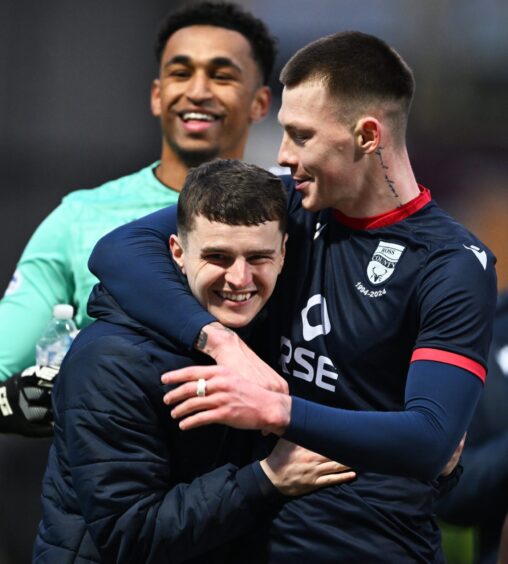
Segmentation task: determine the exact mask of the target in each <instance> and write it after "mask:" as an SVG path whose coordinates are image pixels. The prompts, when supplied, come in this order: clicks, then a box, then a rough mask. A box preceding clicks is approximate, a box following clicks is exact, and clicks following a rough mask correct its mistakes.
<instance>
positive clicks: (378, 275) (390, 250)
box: [367, 241, 406, 285]
mask: <svg viewBox="0 0 508 564" xmlns="http://www.w3.org/2000/svg"><path fill="white" fill-rule="evenodd" d="M405 248H406V247H404V246H403V245H397V244H396V243H387V242H386V241H379V244H378V246H377V249H376V250H375V251H374V254H373V255H372V258H371V259H370V262H369V264H368V265H367V276H368V278H369V281H370V283H371V284H374V285H378V284H383V282H386V281H387V280H388V278H390V276H391V275H392V274H393V271H394V270H395V266H396V265H397V263H398V262H399V259H400V257H401V256H402V253H403V252H404V250H405Z"/></svg>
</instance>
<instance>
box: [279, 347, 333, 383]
mask: <svg viewBox="0 0 508 564" xmlns="http://www.w3.org/2000/svg"><path fill="white" fill-rule="evenodd" d="M280 347H281V352H280V357H279V363H280V365H281V368H282V372H283V373H284V374H289V375H292V376H294V377H295V378H299V379H300V380H304V381H305V382H314V384H315V385H316V386H317V387H319V388H321V389H323V390H327V391H329V392H334V391H335V387H336V383H337V380H338V378H339V374H338V372H337V369H336V368H335V366H334V365H333V362H332V361H331V359H329V358H328V357H327V356H324V355H319V356H317V357H316V353H315V352H314V351H311V350H308V349H306V348H304V347H296V348H295V349H294V354H293V344H292V343H291V341H290V340H289V339H288V338H287V337H281V340H280Z"/></svg>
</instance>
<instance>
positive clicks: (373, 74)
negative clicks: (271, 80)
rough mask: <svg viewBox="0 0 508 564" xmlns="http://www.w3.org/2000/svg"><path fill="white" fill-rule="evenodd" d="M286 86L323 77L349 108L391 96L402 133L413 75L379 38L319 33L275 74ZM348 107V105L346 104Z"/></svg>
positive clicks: (394, 52) (354, 33)
mask: <svg viewBox="0 0 508 564" xmlns="http://www.w3.org/2000/svg"><path fill="white" fill-rule="evenodd" d="M280 81H281V82H282V84H283V85H284V86H286V87H287V88H292V87H293V86H297V85H299V84H301V83H303V82H311V81H317V82H322V83H323V84H324V85H325V86H326V87H327V89H328V92H329V93H330V94H331V95H332V96H334V97H336V98H339V99H341V100H342V101H344V102H345V103H346V104H347V105H348V104H350V105H351V107H352V108H358V107H359V106H366V105H367V104H370V103H376V102H377V103H379V102H391V103H393V102H395V103H396V105H397V107H398V110H397V111H396V113H397V114H398V115H397V116H394V117H395V118H396V119H397V121H396V123H397V124H398V126H399V127H400V128H401V129H402V133H405V128H406V123H407V116H408V114H409V109H410V106H411V101H412V99H413V94H414V89H415V81H414V76H413V72H412V70H411V68H410V67H409V66H408V64H407V63H406V62H405V61H404V60H403V59H402V57H401V56H400V55H399V54H398V53H397V52H396V51H395V49H393V48H392V47H390V46H389V45H388V44H387V43H385V42H384V41H383V40H382V39H379V38H378V37H374V36H373V35H368V34H366V33H361V32H359V31H344V32H339V33H335V34H333V35H328V36H326V37H322V38H320V39H318V40H316V41H313V42H312V43H309V44H308V45H306V46H305V47H303V48H302V49H300V50H299V51H297V52H296V53H295V55H293V56H292V57H291V59H289V61H288V62H287V63H286V65H285V66H284V68H283V69H282V71H281V74H280ZM346 111H347V109H346Z"/></svg>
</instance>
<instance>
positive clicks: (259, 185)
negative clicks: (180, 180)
mask: <svg viewBox="0 0 508 564" xmlns="http://www.w3.org/2000/svg"><path fill="white" fill-rule="evenodd" d="M197 216H202V217H204V218H206V219H208V220H209V221H216V222H219V223H225V224H227V225H247V226H249V225H260V224H262V223H265V222H267V221H278V222H279V229H280V231H281V233H285V231H286V217H287V190H286V188H285V186H284V184H283V183H282V181H281V180H280V178H279V177H277V176H275V175H274V174H272V173H271V172H268V171H267V170H265V169H263V168H260V167H258V166H256V165H253V164H248V163H245V162H243V161H240V160H236V159H215V160H213V161H210V162H207V163H203V164H201V165H200V166H198V167H196V168H192V169H191V170H190V171H189V172H188V174H187V177H186V179H185V183H184V185H183V188H182V191H181V192H180V196H179V198H178V207H177V227H178V235H179V236H180V237H181V238H182V239H183V242H185V240H186V236H187V234H188V233H189V231H192V229H193V228H194V224H195V218H196V217H197Z"/></svg>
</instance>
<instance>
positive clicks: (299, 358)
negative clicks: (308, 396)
mask: <svg viewBox="0 0 508 564" xmlns="http://www.w3.org/2000/svg"><path fill="white" fill-rule="evenodd" d="M305 356H308V357H309V358H311V359H314V357H315V356H316V355H315V354H314V353H313V352H312V351H308V350H307V349H304V348H302V347H298V348H297V349H296V350H295V362H296V363H297V364H298V365H299V366H300V367H302V368H306V369H307V372H302V371H301V370H293V376H296V377H297V378H301V379H302V380H305V381H306V382H312V380H313V379H314V369H313V367H312V364H311V363H310V362H309V361H308V360H306V358H305Z"/></svg>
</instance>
